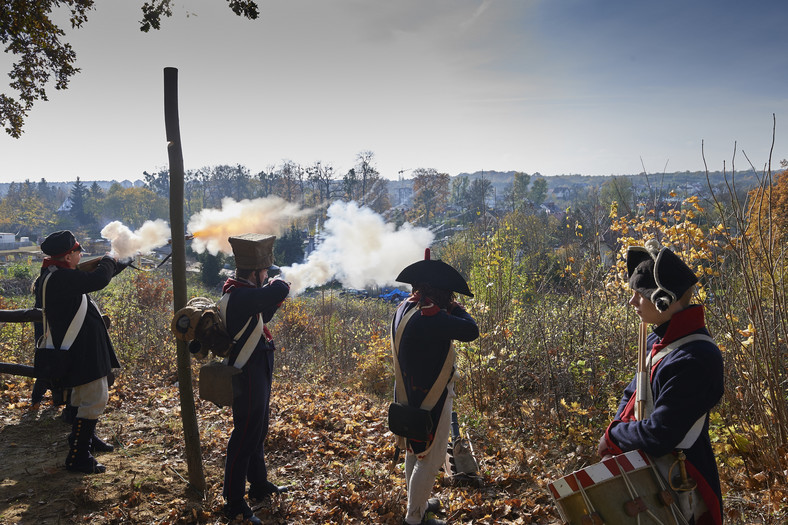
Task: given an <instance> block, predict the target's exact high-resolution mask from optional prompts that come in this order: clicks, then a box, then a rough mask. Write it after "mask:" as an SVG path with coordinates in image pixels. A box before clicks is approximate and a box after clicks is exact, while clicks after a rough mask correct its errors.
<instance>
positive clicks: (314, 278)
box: [282, 201, 434, 295]
mask: <svg viewBox="0 0 788 525" xmlns="http://www.w3.org/2000/svg"><path fill="white" fill-rule="evenodd" d="M323 228H324V231H323V233H322V237H323V241H322V242H321V243H320V245H319V246H318V247H317V249H316V250H315V251H314V252H312V253H310V254H309V257H308V258H307V260H306V262H305V263H303V264H294V265H293V266H291V267H288V268H283V269H282V271H283V273H284V277H285V279H286V280H287V281H289V282H290V283H291V288H290V290H291V293H292V294H294V295H295V294H298V293H300V292H302V291H303V290H304V289H306V288H309V287H312V286H319V285H322V284H325V283H327V282H328V281H329V280H331V279H332V278H336V279H338V280H339V281H340V282H341V283H342V284H343V285H344V286H345V287H347V288H363V287H365V286H369V285H377V286H383V285H387V284H396V282H395V281H394V278H395V277H396V276H397V275H398V274H399V272H400V271H401V270H402V269H403V268H404V267H405V266H407V265H409V264H411V263H414V262H416V261H418V260H421V259H423V258H424V249H425V248H427V247H429V246H430V244H431V243H432V241H433V239H434V235H433V234H432V232H431V231H429V230H428V229H426V228H419V227H414V226H411V225H410V224H409V223H405V224H404V225H403V226H402V227H401V228H399V229H397V228H396V226H395V225H394V224H392V223H387V222H385V220H384V219H383V217H381V216H380V215H378V214H377V213H375V212H374V211H372V210H371V209H369V208H366V207H359V206H358V204H356V203H354V202H349V203H346V202H339V201H337V202H334V203H333V204H332V205H331V206H330V207H329V208H328V219H327V220H326V222H325V224H324V225H323Z"/></svg>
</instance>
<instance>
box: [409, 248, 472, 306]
mask: <svg viewBox="0 0 788 525" xmlns="http://www.w3.org/2000/svg"><path fill="white" fill-rule="evenodd" d="M395 280H396V281H397V282H400V283H408V284H410V285H416V284H419V283H426V284H429V285H430V286H432V287H433V288H440V289H442V290H450V291H452V292H457V293H461V294H463V295H467V296H468V297H473V294H472V293H471V290H470V288H468V283H467V282H466V281H465V279H464V278H463V277H462V275H460V272H458V271H457V270H455V269H454V268H453V267H452V266H450V265H449V264H446V263H445V262H443V261H441V260H440V259H435V260H432V259H430V249H429V248H427V249H426V250H424V260H423V261H418V262H415V263H413V264H411V265H408V266H406V267H405V268H404V269H403V270H402V271H401V272H400V273H399V275H398V276H397V278H396V279H395Z"/></svg>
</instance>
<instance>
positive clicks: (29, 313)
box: [0, 308, 43, 377]
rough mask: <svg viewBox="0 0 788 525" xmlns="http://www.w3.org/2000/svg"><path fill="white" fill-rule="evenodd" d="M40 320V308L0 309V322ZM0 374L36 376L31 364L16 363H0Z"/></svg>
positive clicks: (41, 318) (33, 321) (34, 321)
mask: <svg viewBox="0 0 788 525" xmlns="http://www.w3.org/2000/svg"><path fill="white" fill-rule="evenodd" d="M42 320H43V316H42V314H41V309H40V308H20V309H17V310H0V323H36V322H37V323H40V322H41V321H42ZM0 374H11V375H15V376H26V377H37V376H36V372H35V369H34V368H33V367H32V366H29V365H20V364H17V363H0Z"/></svg>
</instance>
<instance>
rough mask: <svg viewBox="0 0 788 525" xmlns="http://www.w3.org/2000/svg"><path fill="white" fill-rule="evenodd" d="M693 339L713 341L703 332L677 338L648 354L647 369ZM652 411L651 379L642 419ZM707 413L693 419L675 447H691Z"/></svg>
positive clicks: (698, 434)
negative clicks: (695, 419)
mask: <svg viewBox="0 0 788 525" xmlns="http://www.w3.org/2000/svg"><path fill="white" fill-rule="evenodd" d="M693 341H708V342H709V343H712V344H713V343H714V340H713V339H712V338H711V337H709V336H707V335H704V334H691V335H688V336H686V337H682V338H681V339H677V340H675V341H673V342H672V343H670V344H669V345H668V346H666V347H665V348H663V349H662V350H660V351H659V352H657V353H656V354H654V355H653V356H652V355H649V357H648V362H647V365H648V367H647V370H649V371H650V370H651V363H659V361H660V360H661V359H662V358H663V357H665V356H666V355H668V354H669V353H671V352H672V351H673V350H675V349H677V348H679V347H680V346H683V345H685V344H687V343H691V342H693ZM652 412H654V393H653V391H652V388H651V381H649V382H648V388H646V414H645V417H644V419H645V418H648V417H649V416H650V415H651V413H652ZM707 415H708V413H705V414H703V415H702V416H700V417H699V418H698V420H697V421H695V423H694V424H693V425H692V426H691V427H690V429H689V431H688V432H687V434H686V435H685V436H684V439H682V440H681V442H680V443H679V444H678V445H676V448H680V449H687V448H689V447H691V446H692V445H693V443H695V441H696V440H697V439H698V436H700V433H701V431H702V430H703V424H704V423H705V421H706V416H707Z"/></svg>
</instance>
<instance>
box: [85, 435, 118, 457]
mask: <svg viewBox="0 0 788 525" xmlns="http://www.w3.org/2000/svg"><path fill="white" fill-rule="evenodd" d="M90 451H91V452H93V453H96V452H114V451H115V447H114V446H112V444H111V443H107V442H106V441H104V440H103V439H101V438H100V437H98V436H97V435H96V431H95V430H94V431H93V437H92V438H91V440H90Z"/></svg>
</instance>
